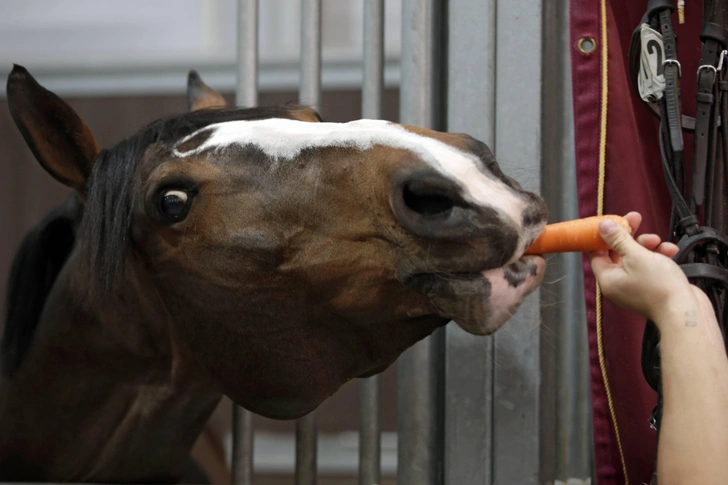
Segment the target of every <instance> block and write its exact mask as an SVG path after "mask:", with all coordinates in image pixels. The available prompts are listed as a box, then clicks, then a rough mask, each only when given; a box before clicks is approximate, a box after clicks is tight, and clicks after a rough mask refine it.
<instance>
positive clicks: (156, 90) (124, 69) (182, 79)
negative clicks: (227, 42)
mask: <svg viewBox="0 0 728 485" xmlns="http://www.w3.org/2000/svg"><path fill="white" fill-rule="evenodd" d="M361 62H362V60H361V57H360V56H351V57H346V58H339V59H335V58H331V57H327V58H326V59H325V60H323V61H322V73H321V86H322V89H324V90H342V89H356V90H358V89H360V88H361V86H362V79H363V75H362V68H361ZM9 67H12V62H11V61H10V60H2V59H0V78H3V79H5V78H7V76H8V74H10V68H9ZM26 67H27V68H28V69H29V70H30V72H31V73H32V74H33V77H35V78H36V79H38V82H40V83H41V84H43V86H45V87H46V88H48V89H50V90H51V91H53V92H54V93H56V94H58V95H60V96H79V97H82V96H123V95H149V94H160V95H166V94H184V93H185V89H186V86H187V84H186V83H187V81H186V80H187V73H188V72H189V70H190V69H196V70H197V71H198V72H199V73H200V75H201V76H202V78H203V79H204V80H205V83H206V84H208V85H210V86H212V87H214V88H215V89H216V90H217V91H222V92H234V91H235V88H236V84H237V73H236V71H237V68H236V64H235V61H234V60H225V61H211V60H209V59H205V60H195V59H189V60H181V61H179V62H170V63H165V64H154V63H152V64H145V63H138V64H137V63H120V64H116V65H112V64H106V65H97V64H93V63H88V64H86V63H83V62H79V63H77V64H73V65H53V64H48V63H43V64H33V63H28V64H26ZM299 76H300V63H299V61H298V59H280V60H268V61H266V60H262V59H261V60H260V65H259V71H258V88H259V91H261V92H262V91H267V92H273V91H296V90H298V85H299ZM399 79H400V63H399V57H387V58H386V59H385V65H384V82H385V87H387V88H395V87H397V86H399ZM4 98H5V90H4V89H2V90H0V99H4Z"/></svg>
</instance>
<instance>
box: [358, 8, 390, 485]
mask: <svg viewBox="0 0 728 485" xmlns="http://www.w3.org/2000/svg"><path fill="white" fill-rule="evenodd" d="M363 68H364V69H363V82H362V107H361V110H362V117H363V118H369V119H378V118H381V117H382V99H383V94H384V0H364V66H363ZM381 439H382V429H381V425H380V421H379V376H374V377H370V378H368V379H362V380H361V381H360V383H359V485H374V484H378V483H379V482H380V479H381V474H382V473H381V470H382V468H381V460H382V445H381Z"/></svg>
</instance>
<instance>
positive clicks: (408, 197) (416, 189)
mask: <svg viewBox="0 0 728 485" xmlns="http://www.w3.org/2000/svg"><path fill="white" fill-rule="evenodd" d="M392 190H393V192H392V199H391V202H392V209H394V215H395V217H397V220H398V221H399V223H400V224H401V225H402V227H403V228H404V229H406V230H407V231H409V232H411V233H413V234H416V235H418V236H422V237H426V238H433V239H446V240H462V239H469V238H472V237H475V236H476V234H477V233H478V232H479V231H480V219H481V216H482V212H483V210H482V208H478V207H475V206H473V205H472V204H470V203H468V202H467V201H466V200H465V199H464V198H463V195H462V193H461V191H462V189H461V188H460V187H459V186H458V185H456V183H455V182H454V181H452V180H450V179H448V178H446V177H444V176H442V175H441V174H439V173H437V172H434V171H431V170H418V171H415V172H412V171H410V172H405V173H404V174H403V176H401V177H399V178H398V180H395V182H394V185H393V187H392Z"/></svg>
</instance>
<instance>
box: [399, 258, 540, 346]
mask: <svg viewBox="0 0 728 485" xmlns="http://www.w3.org/2000/svg"><path fill="white" fill-rule="evenodd" d="M545 269H546V261H545V260H544V258H543V257H541V256H523V257H521V258H520V259H518V260H517V261H516V262H515V263H512V264H509V265H507V266H504V267H501V268H495V269H489V270H485V271H481V272H474V273H455V274H443V273H438V274H431V273H430V274H418V275H415V276H412V277H410V278H409V279H408V280H407V281H406V282H405V284H406V285H407V286H408V287H409V288H410V289H413V290H415V291H417V292H419V293H422V294H424V295H425V296H426V297H427V298H428V300H429V301H430V303H431V304H432V305H433V306H434V307H435V309H436V310H437V312H438V314H440V315H441V316H443V317H446V318H449V319H451V320H453V321H455V323H457V325H458V326H459V327H460V328H462V329H463V330H465V331H466V332H468V333H471V334H473V335H489V334H492V333H493V332H495V331H496V330H498V329H499V328H500V327H501V326H502V325H503V324H504V323H505V322H506V321H508V319H510V318H511V317H512V316H513V315H514V314H515V312H516V310H518V307H519V306H520V305H521V303H523V300H524V299H525V298H526V296H528V295H529V294H530V293H531V292H532V291H533V290H535V289H536V288H537V287H538V286H539V284H540V283H541V281H542V279H543V275H544V271H545Z"/></svg>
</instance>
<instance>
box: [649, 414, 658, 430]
mask: <svg viewBox="0 0 728 485" xmlns="http://www.w3.org/2000/svg"><path fill="white" fill-rule="evenodd" d="M650 429H651V430H653V431H657V418H655V415H654V414H653V415H652V416H650Z"/></svg>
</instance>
